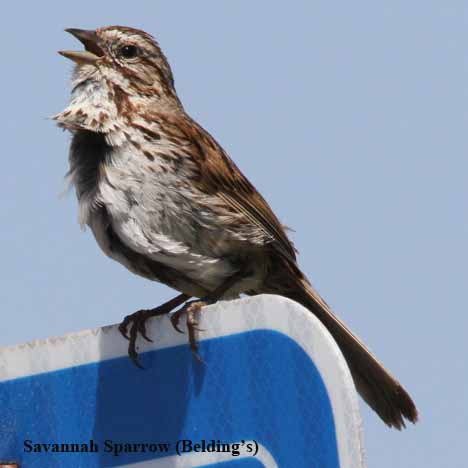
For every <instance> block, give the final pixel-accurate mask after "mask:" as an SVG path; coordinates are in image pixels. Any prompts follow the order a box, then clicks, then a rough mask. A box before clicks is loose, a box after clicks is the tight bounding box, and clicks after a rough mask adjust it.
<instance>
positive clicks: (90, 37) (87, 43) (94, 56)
mask: <svg viewBox="0 0 468 468" xmlns="http://www.w3.org/2000/svg"><path fill="white" fill-rule="evenodd" d="M65 31H66V32H68V33H70V34H71V35H72V36H75V37H76V38H77V39H78V40H79V41H80V42H81V43H82V44H83V45H84V48H85V50H61V51H59V54H60V55H63V56H64V57H66V58H68V59H70V60H73V61H74V62H75V63H77V64H85V63H87V64H94V63H96V61H97V60H99V59H100V58H101V57H102V56H103V55H104V52H103V50H102V49H101V48H100V47H99V46H98V37H97V34H96V32H95V31H86V30H85V29H74V28H68V29H65Z"/></svg>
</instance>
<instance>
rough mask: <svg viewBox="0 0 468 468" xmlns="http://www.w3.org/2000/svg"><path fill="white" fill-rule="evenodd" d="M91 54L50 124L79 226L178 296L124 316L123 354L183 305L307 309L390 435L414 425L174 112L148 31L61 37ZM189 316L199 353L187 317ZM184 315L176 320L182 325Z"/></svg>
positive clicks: (232, 178)
mask: <svg viewBox="0 0 468 468" xmlns="http://www.w3.org/2000/svg"><path fill="white" fill-rule="evenodd" d="M68 31H69V32H71V33H72V34H73V35H75V36H76V37H77V38H78V39H80V40H81V42H82V43H83V44H84V46H85V49H86V51H82V52H70V51H67V52H62V54H63V55H64V56H66V57H68V58H70V59H72V60H73V61H75V62H76V63H77V66H76V69H75V75H74V79H73V93H72V100H71V103H70V105H69V106H68V108H67V109H66V110H65V111H63V112H62V113H60V114H58V115H57V116H56V120H57V121H58V123H59V125H60V126H62V127H64V128H66V129H68V130H70V131H71V132H72V133H73V141H72V145H71V151H70V179H71V182H72V183H73V184H74V185H75V187H76V190H77V195H78V199H79V205H80V221H81V222H82V223H83V224H87V225H89V226H90V228H91V229H92V231H93V233H94V235H95V237H96V240H97V242H98V243H99V245H100V247H101V248H102V249H103V251H104V252H105V253H106V254H107V255H109V256H110V257H111V258H113V259H115V260H117V261H119V262H120V263H122V264H123V265H125V266H126V267H127V268H128V269H129V270H131V271H132V272H134V273H136V274H139V275H141V276H144V277H146V278H149V279H152V280H156V281H160V282H162V283H165V284H167V285H169V286H171V287H173V288H174V289H177V290H178V291H180V292H181V293H182V294H181V295H180V296H178V298H176V299H174V300H173V301H170V302H169V303H167V304H165V305H164V306H161V307H159V308H156V309H153V310H151V311H140V312H138V313H137V314H136V315H132V316H129V317H127V318H126V320H125V321H124V323H123V325H122V331H123V332H124V333H126V332H127V328H128V327H130V336H129V338H130V340H131V342H130V351H131V353H130V354H131V355H132V357H133V358H134V359H135V360H136V351H135V339H136V336H137V334H138V333H141V334H143V336H145V337H146V334H145V328H144V322H145V320H146V318H148V317H149V316H151V315H158V314H162V313H166V312H167V311H169V310H171V309H173V308H174V307H176V306H178V305H180V304H182V303H183V302H184V301H185V300H187V299H188V298H190V297H198V298H203V300H204V301H205V302H214V301H216V300H217V299H219V298H220V297H224V298H226V297H236V296H238V295H239V294H241V293H246V294H250V295H255V294H262V293H272V294H280V295H283V296H286V297H289V298H291V299H293V300H295V301H297V302H299V303H301V304H302V305H304V306H305V307H306V308H308V309H309V310H310V311H311V312H312V313H313V314H315V315H316V316H317V317H318V318H319V320H320V321H321V322H322V323H323V324H324V325H325V327H326V328H327V329H328V330H329V332H330V333H331V334H332V336H333V337H334V339H335V340H336V342H337V343H338V345H339V346H340V348H341V350H342V352H343V355H344V357H345V359H346V360H347V362H348V365H349V367H350V369H351V372H352V375H353V378H354V381H355V384H356V387H357V389H358V391H359V393H360V394H361V395H362V397H363V398H364V399H365V401H366V402H367V403H368V404H369V405H370V406H371V407H372V408H373V409H374V410H375V411H376V412H377V413H378V414H379V416H380V417H381V418H382V419H383V421H384V422H385V423H386V424H388V425H389V426H393V427H396V428H401V427H403V426H404V424H405V419H407V420H409V421H411V422H415V421H416V420H417V411H416V407H415V405H414V403H413V402H412V400H411V398H410V396H409V395H408V393H407V392H406V391H405V390H404V389H403V387H402V386H401V385H400V384H399V382H398V381H397V380H395V379H394V378H393V377H392V376H391V375H390V374H389V373H388V371H386V370H385V368H384V367H383V366H382V365H381V364H380V363H379V362H378V361H377V360H376V359H375V358H374V357H373V355H372V354H371V353H370V352H369V351H368V350H367V349H366V347H365V346H364V345H363V344H362V343H361V341H360V340H359V339H358V338H357V337H356V336H354V335H353V334H352V333H351V332H350V331H349V329H348V328H347V327H346V326H345V325H344V324H343V323H342V322H341V321H340V320H339V319H338V318H337V317H336V316H335V315H334V314H333V313H332V311H331V310H330V308H329V307H328V305H327V304H326V303H325V302H324V301H323V300H322V299H321V298H320V296H319V295H318V294H317V293H316V291H315V290H314V289H313V288H312V286H311V285H310V284H309V282H308V280H307V278H306V277H305V276H304V274H303V273H302V272H301V270H300V269H299V267H298V265H297V262H296V252H295V249H294V247H293V245H292V243H291V242H290V240H289V239H288V237H287V235H286V233H285V230H284V228H283V226H282V225H281V223H280V222H279V220H278V218H277V217H276V216H275V214H274V213H273V211H272V210H271V208H270V207H269V205H268V203H267V202H266V201H265V200H264V199H263V197H262V196H261V195H260V194H259V193H258V192H257V190H256V189H255V187H254V186H253V185H252V184H251V183H250V182H249V181H248V180H247V179H246V178H245V177H244V175H243V174H242V173H241V172H240V170H239V169H238V168H237V167H236V165H235V164H234V163H233V162H232V160H231V159H230V158H229V157H228V155H227V154H226V153H225V152H224V150H223V149H222V148H221V146H220V145H219V144H218V143H217V142H216V141H215V140H214V138H213V137H212V136H211V135H210V134H209V133H208V132H206V131H205V130H204V129H203V128H202V127H200V125H198V124H197V123H196V122H194V121H193V120H192V119H191V118H190V117H189V116H188V115H187V114H186V113H185V111H184V109H183V107H182V104H181V103H180V101H179V99H178V97H177V94H176V91H175V88H174V81H173V77H172V72H171V69H170V67H169V64H168V63H167V60H166V58H165V57H164V55H163V54H162V52H161V49H160V48H159V46H158V45H157V43H156V42H155V41H154V39H153V38H152V37H151V36H150V35H148V34H147V33H145V32H142V31H139V30H136V29H132V28H125V27H121V26H111V27H107V28H102V29H98V30H96V31H82V30H75V29H74V30H68ZM200 304H201V303H200V302H195V303H192V304H190V305H188V306H186V307H185V308H184V309H183V310H184V311H185V312H186V313H187V318H188V325H189V335H190V340H191V343H192V346H193V348H194V349H196V344H195V340H194V330H195V327H196V323H195V320H194V316H193V310H194V307H195V306H196V305H198V306H200ZM179 317H180V314H176V315H175V318H174V319H173V321H174V324H175V325H176V326H177V323H176V322H177V321H178V318H179Z"/></svg>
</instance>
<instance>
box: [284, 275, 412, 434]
mask: <svg viewBox="0 0 468 468" xmlns="http://www.w3.org/2000/svg"><path fill="white" fill-rule="evenodd" d="M300 289H301V290H300V292H298V293H297V295H296V294H294V297H291V298H292V299H294V300H296V301H298V302H300V303H301V304H302V305H304V306H305V307H306V308H307V309H309V310H310V311H311V312H312V313H313V314H314V315H315V316H316V317H317V318H318V319H319V320H320V321H321V322H322V323H323V324H324V325H325V327H326V328H327V329H328V331H329V332H330V333H331V335H332V336H333V338H334V339H335V341H336V342H337V343H338V346H339V347H340V349H341V352H342V353H343V355H344V357H345V359H346V361H347V363H348V366H349V368H350V370H351V374H352V376H353V379H354V383H355V385H356V389H357V390H358V392H359V393H360V395H361V396H362V398H363V399H364V400H365V401H366V402H367V404H368V405H369V406H370V407H371V408H372V409H373V410H374V411H375V412H376V413H377V414H378V415H379V416H380V417H381V418H382V420H383V421H384V422H385V423H386V424H387V425H388V426H390V427H395V428H397V429H402V428H403V427H405V419H407V420H409V421H411V422H412V423H415V422H416V421H417V419H418V412H417V409H416V406H415V404H414V403H413V401H412V399H411V397H410V396H409V395H408V393H407V392H406V390H405V389H404V388H403V387H402V386H401V385H400V383H399V382H398V381H397V380H396V379H394V378H393V377H392V376H391V375H390V373H389V372H388V371H387V370H386V369H385V368H384V367H383V365H382V364H380V362H379V361H377V359H376V358H375V357H374V356H373V355H372V354H371V352H370V351H369V350H368V349H367V348H366V347H365V346H364V344H363V343H362V342H361V341H360V340H359V339H358V338H357V337H356V336H355V335H354V334H353V333H352V332H351V331H350V330H349V329H348V328H347V327H346V325H345V324H344V323H343V322H341V320H339V319H338V317H336V316H335V315H334V314H333V312H332V311H331V310H330V308H329V307H328V305H327V304H326V303H325V302H324V301H323V299H322V298H321V297H320V296H319V295H318V294H317V293H316V292H315V291H314V290H313V288H312V287H311V286H310V285H309V284H308V283H306V282H305V281H301V285H300Z"/></svg>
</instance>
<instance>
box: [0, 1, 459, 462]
mask: <svg viewBox="0 0 468 468" xmlns="http://www.w3.org/2000/svg"><path fill="white" fill-rule="evenodd" d="M137 5H138V6H137ZM467 13H468V5H467V3H466V2H462V1H456V0H452V1H449V2H441V1H434V0H425V1H422V0H417V1H412V2H408V1H402V0H395V1H392V2H388V1H375V0H373V1H371V0H367V1H360V2H330V1H322V0H321V1H314V2H311V1H309V0H303V1H290V2H272V1H256V2H252V1H246V0H237V1H235V2H234V1H231V2H219V1H214V0H212V1H203V2H187V1H179V0H177V1H175V0H172V1H170V2H169V1H166V2H162V1H154V0H153V1H140V2H133V3H131V2H128V1H126V2H123V1H115V0H114V1H112V2H98V1H96V0H94V1H89V0H81V1H80V2H79V3H78V4H76V3H75V4H72V3H70V2H63V1H48V2H25V1H23V0H18V1H16V2H8V3H7V4H5V5H3V7H2V18H3V21H2V28H1V30H0V37H1V45H2V47H1V74H0V85H1V89H2V93H1V95H2V97H1V104H2V106H1V113H0V129H1V130H0V131H1V137H2V142H3V144H2V151H1V153H2V164H3V166H2V171H0V191H1V196H0V215H1V219H2V227H3V229H2V231H1V234H0V235H1V243H0V245H1V259H2V261H1V264H0V268H1V279H2V281H1V284H0V297H1V302H0V304H1V307H2V319H3V322H2V326H1V327H0V345H8V344H13V343H18V342H25V341H28V340H31V339H33V338H40V337H42V338H43V337H48V336H51V335H61V334H63V333H65V332H69V331H76V330H80V329H83V328H90V327H96V326H100V325H104V324H109V323H116V322H119V321H120V320H121V318H122V317H123V316H124V315H126V314H128V313H129V312H132V311H134V310H136V309H139V308H141V307H150V306H154V305H157V304H159V303H160V302H162V301H163V300H164V299H167V298H169V297H171V295H173V291H171V290H170V289H169V288H167V287H164V286H160V285H157V284H152V283H150V282H148V281H145V280H142V279H140V278H137V277H134V276H132V275H131V274H130V273H128V272H127V271H126V270H125V269H124V268H123V267H121V266H120V265H118V264H116V263H114V262H112V261H111V260H109V259H107V258H105V257H104V256H103V255H102V254H101V253H100V251H99V250H98V247H97V246H96V245H95V242H94V239H93V238H92V236H91V234H90V233H89V232H85V233H83V232H81V231H80V229H79V226H78V224H77V210H76V202H75V199H74V195H73V194H70V195H68V196H67V197H65V198H63V199H60V198H59V194H60V192H61V191H62V188H63V182H62V180H63V175H64V174H65V172H66V170H67V151H68V143H69V136H68V135H67V134H66V133H63V132H61V131H60V130H58V129H57V128H55V126H54V124H53V123H52V122H51V121H49V120H47V117H48V116H50V115H52V114H54V113H56V112H58V111H60V110H61V109H62V108H63V107H64V106H65V104H66V102H67V100H68V95H69V86H68V78H69V75H70V71H71V64H70V62H68V61H67V60H65V59H64V58H62V57H60V56H59V55H57V54H56V51H57V50H59V49H67V48H74V47H76V46H77V43H76V41H75V40H74V39H73V38H72V37H71V36H69V35H67V34H65V33H64V32H63V29H64V28H65V27H82V28H94V27H98V26H105V25H109V24H123V25H129V26H134V27H138V28H142V29H145V30H147V31H148V32H151V33H152V34H154V35H155V36H156V38H157V39H158V40H159V41H160V43H161V45H162V47H163V49H164V50H165V52H166V54H167V56H168V58H169V60H170V62H171V64H172V67H173V70H174V74H175V78H176V86H177V90H178V92H179V95H180V96H181V98H182V100H183V102H184V104H185V107H186V109H187V111H188V112H189V113H190V114H191V115H192V116H193V117H194V118H196V119H197V120H198V121H199V122H200V123H201V124H202V125H204V126H205V127H206V128H207V129H208V130H209V131H210V132H211V133H212V134H213V135H214V136H215V137H216V138H217V139H218V140H219V141H220V142H221V144H222V145H223V146H224V147H225V149H226V150H227V151H228V152H229V153H230V154H231V156H232V157H233V158H234V160H235V161H236V162H237V163H238V165H239V166H240V167H241V168H242V170H243V171H244V172H245V173H246V174H247V175H248V177H249V178H250V179H251V180H252V182H254V183H255V185H256V186H257V187H258V189H259V190H260V191H261V192H262V193H263V194H264V195H265V197H266V198H267V200H269V202H270V203H271V205H272V207H273V208H274V210H275V211H276V212H277V214H278V215H279V217H280V219H281V220H282V221H283V222H284V223H285V224H287V225H289V226H291V227H292V228H294V229H295V231H296V232H295V233H293V234H292V235H293V239H294V241H295V243H296V246H297V247H298V249H299V251H300V264H301V266H302V267H303V269H304V270H305V272H306V273H307V274H308V275H309V276H310V278H311V279H312V281H313V282H314V284H315V286H316V287H317V288H318V289H319V291H320V292H321V294H322V295H323V296H324V297H325V298H326V300H327V301H328V302H329V303H330V304H331V305H332V306H333V308H334V309H335V310H336V311H337V313H338V314H339V315H340V316H341V317H342V318H343V319H344V320H345V321H346V322H347V323H348V324H349V325H350V326H351V327H352V328H353V329H354V330H355V331H356V333H358V334H359V335H360V336H361V337H362V338H363V339H364V341H365V342H366V343H368V344H369V346H370V347H371V348H372V349H373V351H374V352H375V353H376V354H377V356H378V357H379V358H380V359H381V360H382V361H383V362H384V363H385V364H386V365H387V366H388V367H389V368H390V369H391V371H392V372H393V373H394V374H395V375H396V376H397V377H398V378H399V379H400V380H401V381H402V382H404V384H405V386H406V387H407V388H408V390H409V391H410V393H411V394H412V395H413V396H414V398H415V401H416V402H417V404H418V406H419V409H420V412H421V422H420V423H419V424H418V425H417V426H415V427H411V428H409V430H407V431H404V432H402V433H398V432H396V431H391V430H388V429H387V428H386V427H385V426H384V425H383V424H382V423H381V422H380V421H379V420H378V419H377V418H376V417H375V416H374V415H373V414H372V413H371V412H370V411H369V410H368V409H367V408H366V407H365V406H364V405H362V413H363V417H364V437H365V447H366V452H367V456H368V462H369V467H373V466H375V467H377V466H378V467H381V468H386V467H395V466H398V467H406V466H407V467H412V468H422V467H424V468H429V467H434V468H435V467H437V468H439V467H440V466H450V467H461V466H462V459H464V460H465V462H466V456H465V454H463V455H462V450H463V452H464V451H465V449H466V443H467V439H466V436H467V430H466V427H467V418H468V404H467V401H466V400H467V395H468V366H467V363H466V359H467V351H468V349H467V345H466V343H467V338H466V335H467V333H468V307H467V302H468V300H467V294H468V288H467V283H468V281H467V280H468V274H467V270H468V267H467V265H468V251H467V242H466V241H467V235H468V222H467V214H468V207H467V198H468V184H467V182H466V181H467V175H468V138H467V136H468V131H467V130H468V118H467V116H468V114H467V109H468V92H467V91H468V61H467V57H468V51H467V44H468V15H467Z"/></svg>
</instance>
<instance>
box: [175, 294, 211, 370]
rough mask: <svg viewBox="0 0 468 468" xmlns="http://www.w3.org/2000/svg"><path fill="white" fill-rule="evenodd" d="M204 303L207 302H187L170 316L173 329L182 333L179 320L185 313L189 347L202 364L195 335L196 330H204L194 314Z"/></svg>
mask: <svg viewBox="0 0 468 468" xmlns="http://www.w3.org/2000/svg"><path fill="white" fill-rule="evenodd" d="M205 305H207V303H206V302H203V301H192V302H187V304H185V305H184V306H183V307H182V308H181V309H179V310H178V311H176V312H174V313H173V314H172V315H171V317H170V318H171V323H172V326H173V327H174V329H175V330H176V331H178V332H179V333H184V332H183V330H181V329H180V328H179V321H180V318H181V316H182V315H184V314H185V323H186V326H187V332H188V337H189V344H190V349H191V350H192V355H193V357H194V358H195V359H196V360H197V361H199V362H201V363H202V364H204V361H203V359H202V358H201V356H200V355H199V354H198V341H197V337H196V332H197V331H204V330H202V329H201V328H199V327H198V320H197V317H196V315H197V314H198V313H199V312H200V311H201V309H202V308H203V307H204V306H205Z"/></svg>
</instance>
